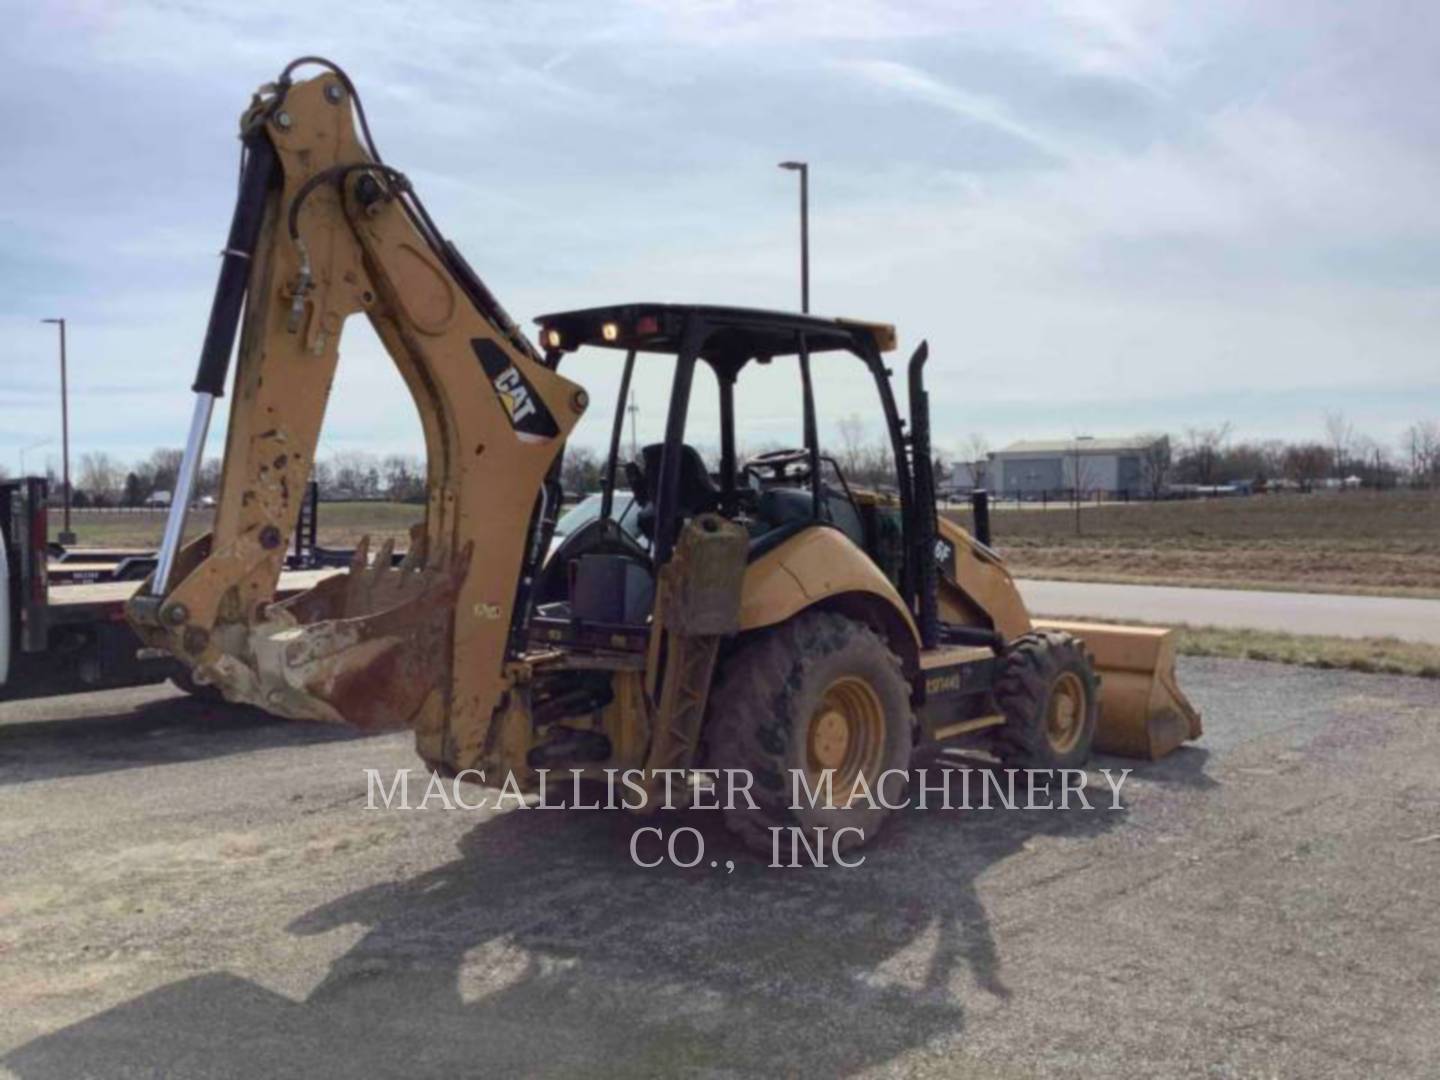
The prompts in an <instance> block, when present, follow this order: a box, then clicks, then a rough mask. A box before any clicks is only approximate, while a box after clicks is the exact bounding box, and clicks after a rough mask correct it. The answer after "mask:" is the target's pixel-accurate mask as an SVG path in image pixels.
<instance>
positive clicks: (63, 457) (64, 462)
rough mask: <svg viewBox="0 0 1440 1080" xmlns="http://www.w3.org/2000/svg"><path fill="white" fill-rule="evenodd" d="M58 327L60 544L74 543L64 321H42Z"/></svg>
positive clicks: (68, 397) (68, 394)
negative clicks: (62, 502)
mask: <svg viewBox="0 0 1440 1080" xmlns="http://www.w3.org/2000/svg"><path fill="white" fill-rule="evenodd" d="M42 321H43V322H47V323H54V324H55V325H56V326H58V327H60V467H61V472H62V473H63V475H62V476H61V480H60V483H61V487H62V488H63V491H64V497H65V527H64V528H62V529H61V530H60V543H62V544H73V543H75V534H74V533H73V532H71V531H70V393H69V388H68V387H67V386H66V376H65V320H64V319H44V320H42Z"/></svg>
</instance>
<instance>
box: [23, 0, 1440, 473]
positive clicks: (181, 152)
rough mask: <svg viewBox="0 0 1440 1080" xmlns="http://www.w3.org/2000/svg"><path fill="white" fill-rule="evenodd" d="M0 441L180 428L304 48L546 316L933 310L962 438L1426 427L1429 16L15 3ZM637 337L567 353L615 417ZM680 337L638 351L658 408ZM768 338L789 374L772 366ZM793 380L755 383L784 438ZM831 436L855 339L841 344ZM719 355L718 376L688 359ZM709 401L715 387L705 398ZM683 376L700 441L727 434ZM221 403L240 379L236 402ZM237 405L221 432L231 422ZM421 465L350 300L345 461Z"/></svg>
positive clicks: (1191, 7)
mask: <svg viewBox="0 0 1440 1080" xmlns="http://www.w3.org/2000/svg"><path fill="white" fill-rule="evenodd" d="M0 14H3V18H4V22H5V24H6V27H7V33H6V34H5V35H4V36H3V38H0V94H3V97H0V102H3V108H0V145H3V146H4V148H5V149H4V151H3V163H4V169H3V177H4V180H3V183H4V189H5V196H6V197H5V198H4V200H3V201H0V466H3V467H5V468H7V469H8V470H9V471H10V472H12V473H14V472H16V471H18V469H19V466H20V458H21V454H22V453H24V454H25V455H26V458H25V464H26V465H27V467H28V468H30V469H31V470H32V471H33V470H34V469H36V468H37V467H39V466H40V464H41V463H42V462H49V463H52V464H53V463H55V462H57V461H58V456H59V447H60V422H59V419H60V417H59V414H60V409H59V373H58V363H57V359H56V358H57V348H56V328H55V327H54V326H51V325H46V324H43V323H42V322H41V321H40V320H41V319H43V318H47V317H54V316H64V317H65V318H66V319H67V320H68V333H69V362H70V425H71V455H72V461H73V460H74V459H76V458H78V456H79V455H81V454H83V453H85V452H86V451H91V450H104V451H108V452H110V453H112V454H115V455H117V456H119V457H121V458H123V459H133V458H137V457H142V456H145V455H147V454H148V453H149V452H150V451H151V450H152V449H154V448H156V447H161V446H176V445H180V444H181V443H182V442H183V438H184V432H185V427H186V424H187V420H188V416H189V412H190V407H191V395H190V392H189V385H190V382H191V380H192V378H193V373H194V364H195V357H196V355H197V353H198V349H199V345H200V341H201V338H202V336H203V331H204V326H205V320H206V317H207V314H208V309H209V302H210V296H211V293H212V291H213V288H214V276H215V273H216V271H217V269H218V258H217V253H218V251H219V249H220V247H221V246H222V243H223V240H224V235H225V230H226V227H227V225H228V221H229V215H230V209H231V206H232V201H233V197H234V189H235V176H236V166H237V154H238V143H237V141H236V138H235V132H236V120H237V118H238V116H239V114H240V112H241V111H242V110H243V108H244V107H245V106H246V104H247V103H248V101H249V97H250V94H251V92H252V91H253V90H254V89H255V88H256V87H257V86H258V85H259V84H261V83H263V82H266V81H269V80H270V79H272V78H273V77H274V76H275V75H276V74H277V73H278V71H279V69H280V68H281V67H282V66H283V65H284V64H285V62H287V61H288V60H290V59H291V58H293V57H295V56H298V55H302V54H311V53H318V54H320V55H324V56H327V57H329V58H331V59H333V60H335V61H336V62H338V63H340V64H341V65H342V66H343V67H345V68H346V69H347V71H348V72H349V73H350V75H351V77H352V79H353V80H354V81H355V83H356V85H357V87H358V88H359V91H360V93H361V96H362V98H363V100H364V102H365V104H366V109H367V112H368V114H369V117H370V121H371V125H372V128H373V130H374V133H375V137H376V140H377V142H378V144H379V146H380V148H381V150H382V152H383V153H384V155H385V158H386V160H387V161H388V162H390V163H391V164H393V165H395V166H397V167H399V168H401V169H403V170H404V171H405V172H406V173H408V174H409V176H410V177H411V178H412V180H413V181H414V183H415V185H416V187H417V189H418V190H419V191H420V192H421V193H422V195H423V197H424V198H425V200H426V203H427V205H428V207H429V209H430V211H431V213H432V215H433V216H434V217H435V219H436V220H437V222H438V223H439V225H440V227H441V229H442V230H443V231H444V232H445V233H446V234H447V235H448V236H449V237H450V238H451V239H453V240H454V241H455V242H456V243H457V244H458V245H459V247H460V248H461V250H462V251H463V252H465V254H466V256H467V257H468V259H469V261H470V262H471V263H472V264H473V265H474V266H475V267H476V269H477V270H478V271H479V272H480V274H481V275H482V276H483V277H484V278H485V279H486V281H487V282H488V284H489V285H490V287H491V289H492V291H493V292H494V293H495V294H496V295H497V296H498V297H499V298H500V299H501V300H502V302H503V303H504V304H505V305H506V306H507V307H508V308H509V309H510V311H511V313H512V314H513V315H514V316H515V317H516V318H517V319H518V320H520V321H521V322H522V323H523V324H525V325H527V326H528V325H530V320H531V319H533V318H534V317H535V316H536V315H538V314H541V313H544V312H547V311H558V310H565V309H567V308H574V307H584V306H593V305H596V304H603V303H611V302H624V301H634V300H665V301H687V300H688V301H700V302H711V303H735V304H744V305H751V306H759V307H771V308H786V309H794V308H796V307H798V301H799V296H798V294H799V287H798V273H797V263H798V236H797V234H798V226H797V187H796V177H795V174H793V173H790V172H785V171H782V170H780V169H778V168H776V165H777V163H778V162H780V161H782V160H786V159H801V160H805V161H808V162H809V164H810V170H811V259H812V308H813V309H814V310H815V311H816V312H817V313H820V314H829V315H843V316H847V317H854V318H865V319H873V320H877V321H885V322H893V323H895V324H896V325H897V326H898V328H899V333H900V340H901V349H902V352H901V354H899V355H898V356H897V364H896V368H897V371H898V370H900V369H901V367H902V365H903V360H904V357H905V356H906V355H908V351H909V350H910V349H911V348H913V347H914V345H916V344H917V343H918V342H919V341H920V340H921V339H922V338H925V339H928V340H929V342H930V346H931V357H932V359H931V362H930V366H929V369H928V372H929V379H930V386H931V399H932V401H931V410H932V415H933V418H934V427H935V441H936V443H937V445H938V446H939V447H940V448H942V449H945V450H949V451H951V452H954V451H957V450H959V449H961V448H962V447H965V446H968V445H969V444H970V440H971V439H972V437H976V436H978V437H980V438H983V439H984V440H985V441H986V442H987V443H988V444H989V446H991V447H992V448H998V447H1000V446H1003V445H1005V444H1006V443H1008V442H1010V441H1011V440H1014V439H1020V438H1061V437H1068V436H1072V435H1075V434H1080V433H1085V434H1094V435H1097V436H1100V435H1128V434H1136V433H1140V432H1152V431H1167V432H1171V433H1173V434H1175V435H1177V436H1180V435H1183V433H1184V432H1185V431H1186V429H1188V428H1202V427H1213V426H1217V425H1220V424H1223V423H1229V424H1231V425H1232V431H1233V435H1234V437H1236V438H1257V439H1258V438H1268V437H1279V438H1290V439H1304V438H1322V437H1323V434H1324V418H1325V415H1326V414H1327V412H1332V411H1337V410H1338V411H1343V412H1344V413H1345V415H1346V417H1347V418H1348V419H1349V421H1350V422H1351V423H1352V424H1353V425H1354V427H1355V429H1356V430H1357V431H1358V432H1362V433H1364V434H1367V435H1370V436H1373V437H1375V438H1377V439H1379V440H1381V441H1382V442H1385V443H1387V444H1390V445H1393V444H1394V443H1396V442H1397V441H1398V439H1399V437H1400V435H1401V432H1402V430H1403V429H1404V428H1405V427H1406V426H1408V425H1409V424H1411V423H1413V422H1415V421H1417V420H1422V419H1430V418H1436V417H1440V364H1437V362H1436V342H1437V331H1440V303H1437V301H1440V194H1437V193H1440V110H1437V109H1436V108H1435V103H1436V100H1437V91H1440V86H1437V82H1440V66H1437V65H1436V63H1435V57H1436V55H1440V5H1436V4H1433V3H1424V2H1415V3H1407V2H1399V0H1395V2H1375V3H1368V4H1354V3H1343V2H1333V3H1331V2H1315V3H1302V2H1291V0H1270V2H1265V3H1255V2H1254V0H1250V2H1246V3H1230V2H1228V0H1210V2H1206V3H1203V4H1195V3H1150V2H1139V0H1137V2H1127V0H1093V2H1092V0H1065V2H1053V3H1025V2H1019V0H1016V2H1007V3H966V2H935V3H932V2H928V0H910V2H904V3H890V2H886V0H849V2H847V0H829V2H823V0H820V2H773V3H764V2H741V0H632V2H627V3H614V4H609V3H601V2H589V0H560V2H553V3H552V2H543V0H533V2H529V3H496V2H489V0H469V2H463V3H462V2H458V0H452V2H451V3H438V2H434V0H412V2H409V3H405V4H399V3H395V2H393V0H350V2H349V3H346V4H344V5H335V4H327V3H312V4H295V3H293V2H290V3H285V4H278V5H272V4H267V3H263V2H249V3H245V4H234V3H229V2H224V3H212V2H210V0H167V2H163V3H162V2H157V0H129V2H125V3H103V2H86V3H75V2H67V0H48V2H47V3H45V4H35V3H17V2H16V0H0ZM615 356H616V354H613V353H601V354H596V355H595V356H585V355H581V356H579V357H577V358H575V359H574V361H573V363H572V361H569V360H567V362H566V363H567V368H566V369H565V370H566V373H567V374H568V375H570V376H571V377H572V378H576V379H578V380H579V381H581V382H582V383H584V384H585V385H586V386H587V388H588V389H589V390H590V391H591V396H592V400H595V401H596V402H597V403H600V404H601V405H602V406H603V407H592V408H591V410H590V414H589V415H588V416H587V417H586V419H585V420H584V421H583V422H582V425H581V427H580V428H579V429H577V433H576V436H575V438H576V440H577V442H579V443H583V444H587V445H589V446H592V447H597V448H598V447H599V446H601V445H602V444H603V443H604V441H605V438H606V434H605V430H604V428H605V425H606V424H607V423H608V415H609V413H610V409H611V402H612V401H613V398H614V394H615V387H616V385H617V381H618V380H617V376H618V364H617V363H616V361H615ZM664 366H665V365H664V363H663V361H661V362H657V363H656V364H655V365H654V366H653V367H646V368H644V369H642V371H641V373H640V375H639V378H638V381H637V405H638V407H639V427H640V437H641V439H642V441H644V440H646V439H647V437H655V436H658V433H659V430H660V427H661V424H662V422H663V404H664V398H665V394H666V378H665V372H664V370H663V368H664ZM777 367H778V365H777ZM791 375H793V372H782V371H767V372H764V373H762V374H759V375H757V377H756V380H755V382H754V383H753V384H750V385H747V383H746V382H745V381H743V380H742V383H741V387H740V391H739V399H738V400H739V409H740V414H741V437H742V440H743V441H744V442H745V443H746V444H747V445H761V444H784V445H793V444H795V443H797V442H799V441H800V438H799V436H800V422H799V415H798V414H799V405H798V396H797V394H796V389H797V387H796V386H795V385H792V384H793V383H794V382H795V380H794V379H793V378H791V377H790V376H791ZM817 381H818V391H817V392H818V396H819V401H820V409H821V416H822V424H821V431H822V438H825V439H828V440H831V441H832V442H833V441H834V440H835V439H836V438H837V436H838V425H839V423H840V421H841V420H842V419H843V418H845V417H849V416H851V415H858V416H860V417H861V418H862V420H864V421H865V422H866V424H867V425H868V430H869V432H870V433H872V434H873V436H875V437H878V436H879V435H880V433H881V430H882V429H881V427H880V425H879V424H878V422H875V421H874V420H873V419H871V418H873V417H874V416H875V401H874V393H873V386H871V385H870V384H869V383H868V381H867V379H866V377H865V376H864V374H863V372H862V371H861V369H860V368H859V367H858V365H856V364H846V363H844V362H843V361H838V362H836V363H835V366H834V367H833V368H832V367H827V368H825V369H823V370H818V371H817ZM697 385H699V384H697ZM702 390H703V387H702ZM701 397H702V398H704V403H703V404H697V409H696V412H695V414H694V421H693V425H694V426H693V433H692V435H691V441H694V442H696V443H698V444H705V443H707V442H713V438H714V434H713V433H714V409H713V406H711V405H710V403H709V399H708V395H704V394H703V393H702V395H701ZM227 400H228V399H227ZM223 429H224V416H223V409H222V410H221V413H220V414H217V419H216V423H215V425H214V427H213V428H212V433H211V437H210V443H209V446H210V449H211V452H212V453H218V452H219V448H220V447H221V446H222V438H223ZM349 450H369V451H372V452H375V453H377V454H387V453H392V452H401V453H414V454H419V453H421V452H422V451H423V447H422V444H421V438H420V429H419V424H418V421H417V419H416V415H415V411H414V408H413V407H412V406H411V405H410V404H409V402H408V397H407V395H406V394H405V391H404V388H403V384H402V383H401V382H400V380H399V378H398V376H397V375H395V373H394V372H393V370H392V368H391V366H390V363H389V360H388V358H387V357H386V355H385V353H384V351H383V350H382V349H381V348H380V346H379V344H378V341H377V340H376V339H375V338H374V336H373V334H372V332H371V331H370V329H369V327H368V326H367V325H365V324H364V322H363V320H362V319H358V318H356V319H351V320H350V322H349V323H348V324H347V327H346V331H345V337H344V339H343V342H342V345H341V361H340V369H339V373H338V375H337V379H336V384H335V390H334V393H333V396H332V398H331V404H330V409H329V414H328V416H327V421H326V428H325V433H324V435H323V437H322V442H321V446H320V452H321V454H322V455H325V454H330V453H337V452H341V451H349Z"/></svg>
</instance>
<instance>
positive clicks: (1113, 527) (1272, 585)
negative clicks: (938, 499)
mask: <svg viewBox="0 0 1440 1080" xmlns="http://www.w3.org/2000/svg"><path fill="white" fill-rule="evenodd" d="M947 513H948V514H949V516H951V517H953V518H955V519H956V520H957V521H959V522H960V523H961V524H964V525H968V524H969V518H970V514H969V511H968V510H958V511H947ZM991 528H992V532H993V537H994V542H995V546H996V548H997V549H999V551H1000V552H1001V553H1002V554H1003V555H1004V556H1005V557H1006V559H1007V560H1008V561H1009V562H1010V565H1011V567H1012V569H1013V570H1014V571H1015V572H1016V573H1017V574H1018V575H1020V576H1022V577H1048V578H1059V579H1066V580H1074V581H1117V582H1130V583H1137V584H1167V585H1210V586H1216V587H1222V588H1259V589H1288V590H1303V591H1315V592H1363V593H1377V594H1390V595H1408V596H1440V492H1423V491H1398V492H1384V493H1375V492H1345V493H1343V494H1342V493H1336V494H1317V495H1298V494H1285V495H1256V496H1251V497H1249V498H1233V499H1209V500H1192V501H1186V502H1162V503H1154V504H1130V505H1111V506H1099V507H1097V506H1086V507H1084V508H1083V509H1082V510H1081V515H1080V529H1081V534H1080V535H1079V536H1076V535H1075V516H1074V514H1073V513H1072V512H1070V511H1066V510H1050V511H1046V512H1039V511H1033V510H1028V509H1027V510H1000V511H995V512H993V513H992V515H991Z"/></svg>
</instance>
